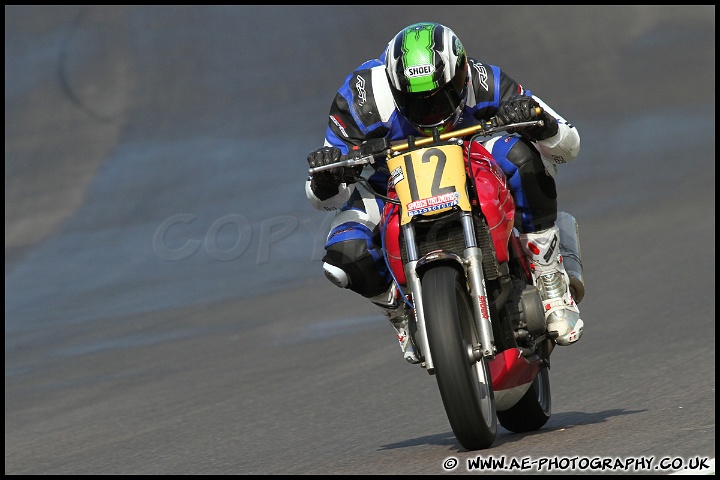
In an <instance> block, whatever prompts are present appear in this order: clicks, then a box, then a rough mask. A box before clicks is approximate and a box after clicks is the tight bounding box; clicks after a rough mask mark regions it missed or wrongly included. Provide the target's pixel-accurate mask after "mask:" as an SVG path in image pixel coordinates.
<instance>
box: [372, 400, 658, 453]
mask: <svg viewBox="0 0 720 480" xmlns="http://www.w3.org/2000/svg"><path fill="white" fill-rule="evenodd" d="M645 411H647V410H625V409H613V410H604V411H602V412H593V413H586V412H563V413H554V414H553V415H552V416H551V417H550V420H549V421H548V423H547V424H545V426H544V427H543V428H541V429H540V430H535V431H533V432H527V433H513V432H510V431H508V430H505V429H504V428H503V427H502V426H499V425H498V435H497V439H496V440H495V443H494V444H493V448H494V447H499V446H502V445H505V444H509V443H515V442H519V441H521V440H522V439H524V438H526V437H530V436H534V435H543V434H546V433H548V432H553V431H559V430H568V429H571V428H574V427H577V426H580V425H593V424H599V423H603V422H605V421H606V420H607V419H608V418H612V417H619V416H623V415H634V414H636V413H643V412H645ZM419 445H440V446H447V447H449V448H450V449H451V450H455V451H456V452H458V453H461V452H467V450H466V449H465V448H463V447H462V446H460V444H459V443H458V442H457V440H456V439H455V435H454V434H453V432H452V431H448V432H444V433H438V434H434V435H427V436H424V437H417V438H413V439H408V440H403V441H401V442H397V443H389V444H387V445H382V446H381V447H380V448H379V450H395V449H398V448H407V447H415V446H419Z"/></svg>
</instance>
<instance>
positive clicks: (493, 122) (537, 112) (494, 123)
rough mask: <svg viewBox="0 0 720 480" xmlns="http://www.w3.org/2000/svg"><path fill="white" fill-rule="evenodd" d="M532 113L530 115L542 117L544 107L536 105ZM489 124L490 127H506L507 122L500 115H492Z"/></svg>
mask: <svg viewBox="0 0 720 480" xmlns="http://www.w3.org/2000/svg"><path fill="white" fill-rule="evenodd" d="M530 113H531V115H530V116H531V117H532V118H540V116H541V115H542V113H543V108H542V107H535V108H533V110H532V112H530ZM488 124H489V125H488V126H489V127H504V126H505V122H503V121H502V120H501V119H500V118H498V117H492V118H491V119H490V120H488Z"/></svg>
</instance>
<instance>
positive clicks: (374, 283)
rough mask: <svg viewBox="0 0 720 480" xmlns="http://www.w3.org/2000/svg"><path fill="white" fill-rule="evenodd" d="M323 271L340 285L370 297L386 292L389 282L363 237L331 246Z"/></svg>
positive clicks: (327, 249)
mask: <svg viewBox="0 0 720 480" xmlns="http://www.w3.org/2000/svg"><path fill="white" fill-rule="evenodd" d="M323 270H324V271H325V276H326V277H327V278H328V280H330V281H331V282H332V283H334V284H335V285H337V286H338V287H341V288H347V289H349V290H352V291H354V292H356V293H359V294H360V295H362V296H363V297H367V298H370V297H373V296H375V295H379V294H380V293H382V292H384V291H385V290H387V287H388V284H389V280H388V278H387V276H386V275H385V274H384V273H383V272H381V269H380V268H378V261H377V259H376V258H374V257H373V255H372V254H371V253H370V251H369V250H368V248H367V242H366V241H364V240H346V241H342V242H337V243H334V244H332V245H329V246H328V247H327V248H326V251H325V256H324V257H323Z"/></svg>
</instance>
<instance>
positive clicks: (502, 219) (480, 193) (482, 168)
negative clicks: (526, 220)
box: [466, 142, 515, 263]
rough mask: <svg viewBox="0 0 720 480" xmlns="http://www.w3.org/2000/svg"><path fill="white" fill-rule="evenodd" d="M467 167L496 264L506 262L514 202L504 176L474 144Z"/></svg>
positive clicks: (486, 154) (485, 152)
mask: <svg viewBox="0 0 720 480" xmlns="http://www.w3.org/2000/svg"><path fill="white" fill-rule="evenodd" d="M466 146H467V142H466ZM467 167H468V169H469V172H468V173H469V174H470V176H471V177H472V178H473V179H474V183H475V191H476V192H477V201H479V202H480V208H481V210H482V212H483V214H484V215H485V218H486V219H487V222H488V227H489V228H490V236H491V237H492V240H493V244H494V245H495V253H496V255H497V260H498V262H499V263H504V262H507V261H508V259H509V254H508V241H509V239H510V234H511V233H512V229H513V226H514V223H515V202H514V200H513V198H512V194H511V193H510V190H508V188H507V186H506V181H505V173H504V172H503V171H502V169H501V168H500V166H498V164H497V162H495V160H494V159H493V157H492V155H491V154H490V152H488V151H487V150H486V149H485V147H483V146H482V145H481V144H479V143H478V142H472V144H471V145H470V153H469V161H468V165H467ZM472 201H473V202H475V201H476V200H475V199H472Z"/></svg>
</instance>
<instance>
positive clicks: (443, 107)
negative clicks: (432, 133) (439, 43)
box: [393, 69, 467, 128]
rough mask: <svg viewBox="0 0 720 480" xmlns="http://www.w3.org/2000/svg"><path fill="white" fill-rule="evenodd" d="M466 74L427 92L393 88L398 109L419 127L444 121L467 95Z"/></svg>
mask: <svg viewBox="0 0 720 480" xmlns="http://www.w3.org/2000/svg"><path fill="white" fill-rule="evenodd" d="M466 80H467V74H466V73H465V69H463V70H462V74H458V75H456V76H455V78H454V79H453V81H451V82H448V83H446V84H445V85H443V86H442V87H440V88H437V89H435V90H430V91H427V92H407V93H404V92H400V91H398V90H395V89H394V88H393V93H394V94H395V95H394V96H395V103H396V104H397V107H398V110H400V113H402V114H403V116H404V117H405V118H407V119H408V121H410V123H412V124H414V125H416V126H418V127H420V128H433V127H436V126H439V125H442V124H443V123H446V122H447V121H448V120H450V119H451V118H452V117H453V116H455V115H456V114H457V113H459V109H460V108H462V107H463V106H464V104H465V97H466V95H467V82H466Z"/></svg>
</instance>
